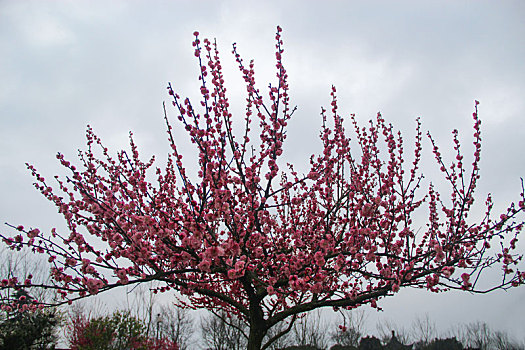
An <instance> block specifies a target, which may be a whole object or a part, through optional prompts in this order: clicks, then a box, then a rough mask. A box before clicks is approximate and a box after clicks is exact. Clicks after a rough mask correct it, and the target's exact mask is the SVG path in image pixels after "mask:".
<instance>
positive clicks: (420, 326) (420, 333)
mask: <svg viewBox="0 0 525 350" xmlns="http://www.w3.org/2000/svg"><path fill="white" fill-rule="evenodd" d="M412 334H413V339H415V340H416V341H417V342H418V343H421V344H422V345H428V344H430V342H432V340H434V339H435V338H436V337H437V336H438V334H437V328H436V323H435V322H434V321H433V320H432V319H431V318H430V315H429V314H425V315H423V316H418V317H417V318H416V319H415V320H414V322H412Z"/></svg>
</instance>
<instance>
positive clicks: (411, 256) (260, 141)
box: [1, 27, 525, 349]
mask: <svg viewBox="0 0 525 350" xmlns="http://www.w3.org/2000/svg"><path fill="white" fill-rule="evenodd" d="M193 46H194V49H195V57H196V58H197V60H198V62H199V68H200V70H199V81H200V94H201V96H202V98H201V100H200V101H199V103H198V104H197V105H195V104H193V103H192V102H191V101H190V100H189V99H188V98H186V99H183V98H181V97H180V96H179V95H178V94H177V93H176V92H175V90H174V89H173V88H172V85H171V84H170V85H168V93H169V95H170V96H171V98H172V102H173V105H174V107H175V110H176V113H177V115H178V123H179V125H181V126H182V127H183V128H184V129H185V131H186V132H187V134H188V136H189V139H190V140H191V142H192V143H193V144H194V146H195V147H196V154H198V169H197V170H198V171H197V173H196V174H195V175H194V176H192V175H191V174H190V173H189V172H187V168H185V166H184V164H183V155H182V154H181V153H180V152H179V148H177V145H176V140H175V136H174V129H173V125H172V121H171V120H170V119H169V118H168V116H167V112H166V108H164V118H165V121H166V125H167V133H168V138H169V143H170V146H171V151H170V155H169V156H168V159H167V163H166V166H165V168H164V167H163V169H160V168H157V169H156V170H155V171H154V173H155V174H154V175H153V174H151V172H148V170H149V169H150V168H152V166H153V163H154V158H152V159H151V160H149V161H143V160H141V158H140V157H139V152H138V149H137V146H136V144H135V142H134V140H133V137H132V135H131V134H130V148H131V152H130V153H129V152H126V151H120V152H119V153H117V155H116V156H112V155H111V154H110V152H109V150H108V149H107V148H106V147H104V146H103V143H102V142H101V140H100V138H99V137H97V136H96V135H95V133H94V132H93V130H92V129H91V128H90V127H88V129H87V149H86V150H85V151H81V152H80V153H79V155H80V164H81V166H80V167H77V166H76V165H73V164H72V163H71V162H70V161H68V160H66V159H65V158H64V156H63V155H62V154H58V155H57V158H58V160H59V161H60V163H61V164H62V165H63V166H64V167H65V168H67V170H68V172H69V173H70V175H69V176H67V177H66V178H59V177H57V178H56V181H57V184H58V185H57V186H58V188H52V187H51V185H50V183H49V181H48V180H46V179H44V177H43V176H41V175H40V174H39V172H38V171H37V170H36V169H35V167H33V166H32V165H28V168H29V170H30V171H31V172H32V174H33V175H34V177H35V178H36V183H35V187H36V188H37V189H38V190H40V191H41V192H42V194H43V195H44V196H45V197H46V198H47V199H49V200H50V201H51V202H53V203H54V204H55V205H56V206H57V208H58V211H59V213H60V214H62V215H63V217H64V218H65V221H66V223H67V227H68V230H67V233H66V232H59V230H55V229H53V230H51V232H50V233H49V234H44V233H43V232H40V231H39V229H37V228H30V229H26V228H24V227H22V226H18V227H16V226H12V227H13V228H16V229H17V230H18V231H20V232H18V234H17V235H15V236H14V237H7V236H4V241H5V242H6V243H7V244H8V245H10V247H11V248H12V249H21V248H22V247H29V248H30V249H32V250H33V251H35V252H38V253H45V254H47V255H49V264H50V265H51V274H52V279H53V282H52V283H51V284H46V285H42V284H35V283H32V282H31V279H30V278H24V277H22V276H21V277H19V278H15V277H11V278H9V279H4V280H3V281H2V282H1V288H3V289H5V288H28V287H31V286H33V287H42V288H53V289H56V291H57V292H58V293H59V294H60V295H61V297H62V298H63V301H62V302H63V303H65V302H71V301H72V300H75V299H78V298H83V297H86V296H88V295H90V294H97V293H101V292H103V291H107V290H109V289H112V288H115V287H118V286H121V285H125V284H136V283H142V282H147V281H152V280H156V281H159V282H160V283H161V285H159V287H158V290H157V291H159V292H165V291H168V290H172V289H173V290H176V291H178V292H180V293H181V294H182V295H183V296H185V298H181V300H180V301H179V302H180V303H182V304H185V305H187V306H191V307H194V308H207V309H211V310H214V311H216V312H219V311H225V312H226V313H227V314H229V315H235V316H236V317H240V318H242V319H243V320H244V321H245V322H246V324H247V325H248V329H249V334H246V337H247V338H248V349H265V348H268V347H269V346H270V344H271V343H272V342H273V341H275V340H276V339H278V338H279V337H280V336H282V335H283V334H285V333H286V332H287V331H289V330H290V329H291V327H292V325H293V323H294V321H295V320H296V319H297V317H299V316H300V315H301V314H302V313H305V312H308V311H311V310H314V309H318V308H323V307H332V308H334V309H337V308H347V309H351V308H356V307H359V306H361V305H364V304H369V305H371V306H372V307H378V306H377V301H378V300H379V299H381V298H383V297H386V296H390V295H394V294H395V293H396V292H398V291H399V289H400V288H402V287H416V288H424V289H427V290H429V291H432V292H438V291H444V290H449V289H462V290H466V291H470V292H487V291H490V290H493V289H497V288H503V289H505V288H509V287H511V286H517V285H519V284H521V283H523V280H524V278H525V273H523V272H520V270H519V266H518V263H519V260H521V255H519V254H517V253H516V242H517V238H518V233H519V232H520V230H521V229H522V227H523V216H522V215H523V212H524V211H525V204H524V195H523V193H521V197H520V199H519V203H518V204H511V205H510V206H509V207H508V209H506V210H505V211H504V212H503V213H502V214H501V215H499V214H498V215H494V214H493V213H492V208H493V204H492V201H491V197H490V196H489V197H488V198H487V200H486V203H485V206H484V207H485V209H482V210H484V211H485V214H484V215H481V219H479V220H477V221H476V220H474V219H472V218H471V217H470V216H469V213H470V212H471V211H472V208H473V204H474V191H475V189H476V185H477V181H478V179H479V161H480V151H481V134H480V124H481V122H480V120H479V119H478V109H477V106H478V102H476V104H475V112H474V113H473V120H474V141H473V143H474V155H473V159H472V163H471V165H468V164H467V163H468V161H467V160H466V159H465V158H464V157H463V153H462V152H461V151H460V143H459V137H458V133H457V131H454V132H453V141H454V150H455V151H454V154H455V159H454V160H453V161H452V162H451V163H450V164H448V162H447V161H446V160H445V159H444V158H443V157H442V155H441V153H440V150H439V148H438V146H437V144H436V142H435V141H434V140H433V139H432V137H431V136H430V134H429V135H428V137H429V139H430V142H431V144H432V147H433V156H434V157H435V159H436V161H437V164H438V168H440V169H441V172H439V171H438V172H437V174H441V175H440V179H442V178H444V179H445V180H446V183H448V184H449V185H450V186H449V188H450V195H449V197H448V198H447V199H446V200H444V196H443V195H442V191H440V190H438V188H437V187H436V186H433V185H432V183H431V182H429V183H428V184H426V185H424V182H423V175H422V173H421V171H420V162H421V157H422V138H423V136H422V132H421V128H420V122H419V120H418V121H417V127H416V130H417V133H416V137H415V148H414V155H413V157H412V156H410V157H409V158H410V159H411V160H410V161H409V162H408V165H407V160H406V156H405V154H404V153H403V150H404V148H403V147H404V146H403V138H402V136H401V134H400V133H397V132H396V131H394V129H393V127H392V126H391V125H390V124H388V123H387V122H386V121H385V120H384V119H383V117H382V116H381V115H380V114H378V115H377V117H376V118H375V120H372V121H370V122H369V124H368V125H366V126H359V125H358V123H357V121H356V119H355V117H354V116H351V117H350V118H349V119H350V121H351V123H352V129H353V136H352V137H351V136H349V135H348V133H347V132H346V131H345V128H344V126H343V117H341V116H340V115H339V114H338V103H337V98H336V90H335V88H332V92H331V108H330V110H325V109H321V117H322V127H321V132H320V139H321V144H322V152H320V153H319V154H318V155H313V156H311V157H310V159H309V165H308V166H307V168H308V170H307V171H306V172H305V173H304V174H303V173H301V172H300V171H298V170H296V169H297V168H294V166H293V165H291V164H285V163H283V161H282V154H283V147H284V141H285V139H286V135H287V134H286V129H287V126H288V123H289V121H290V119H291V118H292V115H293V114H294V112H295V108H292V107H291V105H290V97H289V86H288V82H287V80H288V75H287V72H286V70H285V67H284V66H283V60H282V55H283V42H282V39H281V29H280V28H279V27H278V28H277V32H276V52H275V59H276V72H277V74H276V76H277V80H276V82H275V83H274V84H270V86H269V90H268V95H267V98H264V97H263V93H262V92H261V90H259V89H258V88H257V87H256V83H255V77H254V63H253V61H251V62H249V63H248V64H246V63H245V62H244V61H243V59H242V58H241V56H240V55H239V54H238V51H237V48H236V46H235V44H234V45H233V55H234V57H235V60H236V63H237V65H238V67H239V70H240V73H241V74H242V77H243V78H244V82H245V85H246V100H245V101H246V102H245V103H246V105H245V116H244V120H243V124H244V129H243V131H242V133H241V134H238V133H237V132H234V128H233V123H234V118H233V116H232V113H231V108H230V102H229V100H228V97H227V90H226V87H225V83H224V76H223V67H222V65H221V61H220V60H219V54H218V49H217V45H216V44H215V43H211V42H210V41H209V40H207V39H205V40H204V41H203V42H201V41H200V39H199V37H198V33H197V32H196V33H195V40H194V41H193ZM252 129H253V130H255V131H256V132H257V133H258V135H257V136H258V137H257V136H255V137H254V136H253V131H252ZM283 169H285V170H283ZM155 177H156V179H155ZM425 181H426V180H425ZM427 186H428V187H427ZM423 187H425V188H427V189H423ZM522 188H523V185H522ZM417 213H422V214H423V217H424V218H427V219H426V220H427V221H426V226H423V227H420V228H418V227H416V226H417V225H416V224H415V222H414V220H415V219H416V214H417ZM417 217H421V215H418V216H417ZM491 245H492V246H493V247H494V246H496V247H497V248H498V249H497V251H496V250H495V248H493V249H490V246H491ZM493 266H499V267H501V268H502V276H503V277H502V279H501V280H500V281H499V282H497V283H496V284H494V285H491V286H489V287H487V286H485V285H480V283H479V281H480V275H481V273H482V272H483V271H485V270H486V269H487V268H489V267H493ZM37 304H38V302H36V301H34V302H33V305H37ZM13 305H14V304H13ZM25 305H26V307H27V304H25ZM9 307H12V306H9V305H8V304H6V305H5V306H4V308H9ZM282 321H286V322H288V327H285V328H284V329H283V331H282V332H280V333H278V334H275V335H274V336H272V337H269V336H268V337H266V338H265V335H266V334H268V331H269V329H270V328H272V327H273V326H274V325H276V324H278V323H280V322H282ZM263 340H264V343H263Z"/></svg>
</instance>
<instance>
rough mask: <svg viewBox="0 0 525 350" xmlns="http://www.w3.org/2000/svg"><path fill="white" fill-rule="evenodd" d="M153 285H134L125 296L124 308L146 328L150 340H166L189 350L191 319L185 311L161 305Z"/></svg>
mask: <svg viewBox="0 0 525 350" xmlns="http://www.w3.org/2000/svg"><path fill="white" fill-rule="evenodd" d="M155 288H156V285H155V284H154V283H150V284H147V285H136V286H134V287H133V288H132V289H130V290H128V292H127V294H126V304H127V305H126V308H127V309H128V310H129V311H130V312H131V313H132V314H133V315H135V316H136V317H137V318H139V319H140V320H141V321H142V322H144V325H145V326H146V330H147V335H148V337H150V338H155V339H160V338H167V339H168V340H170V341H173V342H175V343H177V344H178V346H179V349H180V350H187V349H189V348H188V346H189V343H190V339H191V337H192V336H193V331H194V329H193V319H192V317H191V315H190V313H189V311H188V310H187V309H184V308H181V307H178V306H175V305H172V304H171V303H169V304H161V302H160V301H159V299H158V294H156V293H154V292H153V290H154V289H155Z"/></svg>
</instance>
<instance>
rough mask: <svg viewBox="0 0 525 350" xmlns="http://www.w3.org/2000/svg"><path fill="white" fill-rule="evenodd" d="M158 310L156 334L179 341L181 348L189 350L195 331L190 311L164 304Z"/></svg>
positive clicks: (155, 324)
mask: <svg viewBox="0 0 525 350" xmlns="http://www.w3.org/2000/svg"><path fill="white" fill-rule="evenodd" d="M157 310H158V313H157V316H156V318H155V323H154V329H155V332H154V333H155V334H154V336H155V337H156V338H157V339H159V338H167V339H169V340H171V341H173V342H175V343H177V344H178V345H179V349H180V350H188V349H189V345H190V341H191V338H192V336H193V331H194V327H193V318H192V317H191V315H190V313H189V311H188V310H187V309H183V308H181V307H176V306H173V305H162V306H160V307H159V308H158V309H157Z"/></svg>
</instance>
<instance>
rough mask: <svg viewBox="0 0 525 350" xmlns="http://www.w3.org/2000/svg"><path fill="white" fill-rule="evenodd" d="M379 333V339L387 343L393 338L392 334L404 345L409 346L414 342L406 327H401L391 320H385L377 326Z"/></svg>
mask: <svg viewBox="0 0 525 350" xmlns="http://www.w3.org/2000/svg"><path fill="white" fill-rule="evenodd" d="M376 329H377V333H378V335H379V339H380V340H381V341H382V342H383V343H386V342H388V341H389V340H390V339H391V338H392V332H394V333H395V335H396V338H397V340H399V341H400V342H401V343H403V344H409V343H410V342H411V340H412V337H411V335H410V331H409V330H407V329H406V328H405V327H403V326H400V325H397V324H395V323H394V322H392V321H391V320H383V321H382V322H378V323H377V324H376Z"/></svg>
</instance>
